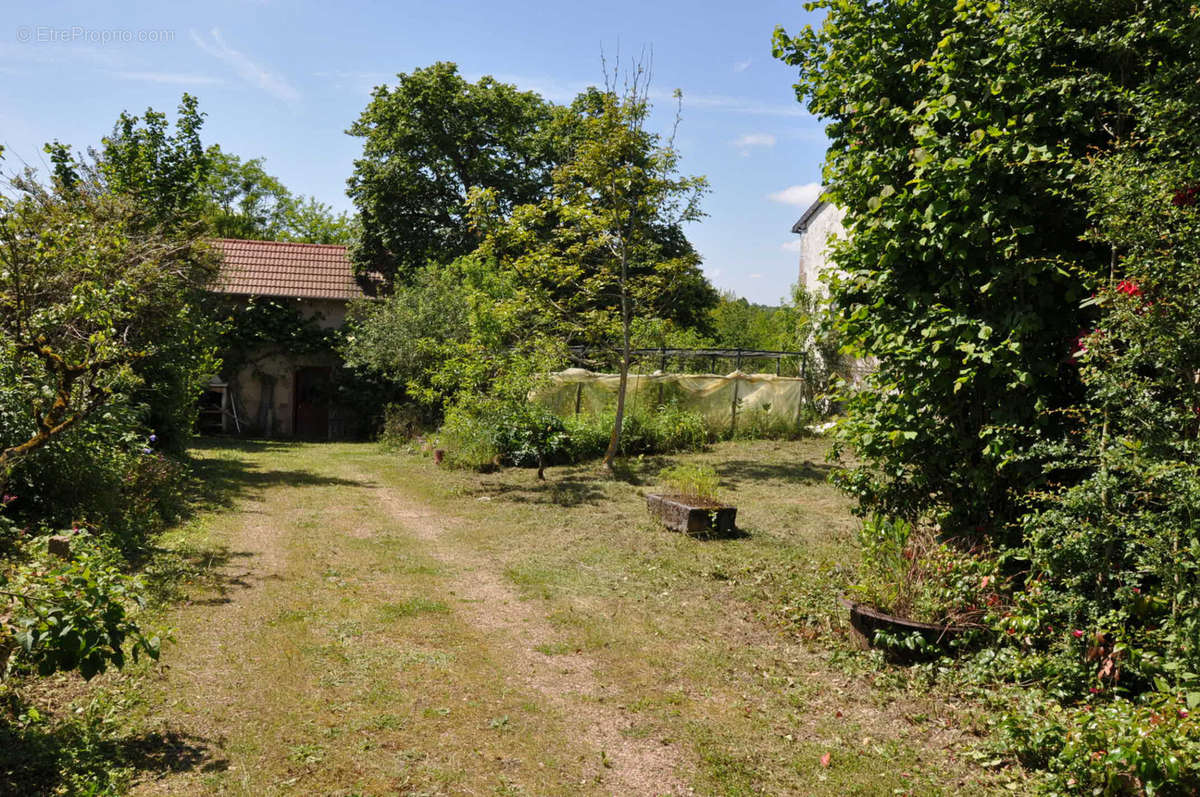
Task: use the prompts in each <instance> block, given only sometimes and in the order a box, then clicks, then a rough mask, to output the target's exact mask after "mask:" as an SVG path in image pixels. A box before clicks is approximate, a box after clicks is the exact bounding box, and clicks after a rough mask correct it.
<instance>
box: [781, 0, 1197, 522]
mask: <svg viewBox="0 0 1200 797" xmlns="http://www.w3.org/2000/svg"><path fill="white" fill-rule="evenodd" d="M813 5H814V6H815V7H817V8H825V9H827V10H828V15H827V17H826V20H825V22H824V25H823V26H822V27H821V28H820V30H813V29H811V28H809V29H806V30H804V31H803V32H802V33H800V34H799V35H797V36H795V37H792V36H789V35H787V34H786V33H785V32H784V31H783V30H777V31H776V35H775V51H776V55H777V56H778V57H781V58H783V59H784V60H785V61H787V62H788V63H790V64H793V65H795V66H797V67H799V69H800V80H799V82H798V83H797V85H796V89H797V94H798V96H800V97H801V99H803V100H806V101H807V104H808V108H809V109H810V110H811V111H812V112H813V113H814V114H816V115H817V116H819V117H822V118H824V119H825V120H827V121H828V123H829V124H828V127H827V132H828V135H829V138H830V149H829V152H828V157H827V161H826V166H825V180H826V183H827V185H828V186H829V189H828V195H829V196H830V198H831V200H832V201H834V202H836V203H837V204H839V205H840V206H842V207H844V208H845V210H846V213H847V216H846V223H847V226H848V229H849V231H850V236H849V240H848V241H847V242H844V243H842V244H840V245H838V246H837V248H836V250H835V254H834V259H835V260H836V262H837V264H838V266H839V269H840V270H841V272H842V276H840V277H835V278H834V279H833V282H832V294H833V298H834V301H835V303H836V306H837V307H838V308H839V313H840V325H841V328H842V331H843V332H844V333H845V334H846V336H847V337H848V339H849V340H851V341H853V342H854V343H855V344H856V345H857V346H858V347H859V349H860V350H861V351H862V352H864V353H867V354H873V355H876V356H877V357H878V358H879V368H878V370H877V371H876V372H875V373H874V374H873V375H872V377H871V384H872V386H873V387H874V388H875V389H874V390H870V391H864V392H862V393H859V394H857V395H856V396H855V397H853V398H852V399H851V400H850V404H849V407H850V410H851V412H850V417H849V420H848V422H847V423H846V424H845V426H844V429H843V431H844V437H843V440H844V441H845V442H846V443H848V444H850V445H852V446H853V447H854V448H855V449H857V451H858V452H859V453H860V455H861V456H862V459H863V462H864V464H863V465H862V466H861V467H856V468H854V469H852V470H850V471H848V472H846V473H844V474H843V475H842V483H843V485H845V486H846V487H847V488H848V489H850V490H852V491H853V492H854V493H856V494H857V496H858V498H859V499H860V504H861V506H862V508H863V509H864V510H867V511H883V512H889V513H895V514H900V515H904V516H916V515H925V516H929V517H932V518H933V519H934V520H937V521H940V522H941V523H942V525H943V527H944V528H946V529H947V530H948V531H950V532H975V531H979V530H984V529H992V528H994V527H996V526H1000V525H1003V524H1004V523H1005V522H1006V521H1009V520H1011V519H1012V518H1013V517H1014V515H1015V514H1016V513H1017V511H1018V503H1017V498H1018V496H1019V494H1020V493H1021V492H1023V491H1024V490H1025V489H1027V488H1029V487H1030V486H1031V485H1032V484H1035V483H1036V482H1037V479H1038V478H1039V473H1040V469H1039V467H1038V464H1037V463H1036V462H1033V461H1030V460H1029V459H1028V458H1024V457H1021V456H1019V455H1020V453H1021V451H1022V448H1023V446H1024V444H1025V441H1026V440H1027V439H1028V438H1030V437H1033V436H1037V435H1039V434H1056V433H1057V430H1059V429H1060V424H1061V416H1060V415H1058V414H1056V413H1055V412H1054V411H1055V410H1056V409H1060V408H1063V407H1065V406H1067V405H1069V404H1071V403H1072V402H1073V401H1075V400H1077V399H1078V397H1079V396H1080V393H1081V389H1082V387H1081V384H1080V382H1079V379H1078V375H1077V372H1076V370H1075V368H1074V366H1073V364H1072V363H1071V361H1070V357H1069V353H1070V348H1071V341H1072V340H1073V339H1075V338H1076V337H1077V336H1078V335H1079V333H1080V330H1081V329H1085V328H1086V327H1087V326H1088V324H1089V315H1090V313H1091V311H1090V310H1088V309H1086V308H1082V309H1081V307H1080V303H1081V300H1082V299H1084V298H1086V297H1087V296H1088V294H1089V293H1090V292H1091V291H1092V290H1094V288H1095V286H1096V285H1097V283H1098V281H1099V280H1100V279H1101V278H1102V277H1104V276H1105V275H1107V274H1108V273H1109V270H1110V264H1111V258H1110V253H1109V252H1108V251H1106V249H1105V248H1104V247H1102V246H1099V245H1097V244H1096V243H1094V242H1092V241H1087V240H1084V239H1083V237H1082V236H1083V233H1084V232H1085V230H1086V229H1087V211H1088V199H1087V192H1086V190H1085V180H1084V177H1083V173H1084V170H1083V169H1082V168H1081V165H1082V164H1083V162H1084V161H1085V160H1086V159H1087V158H1088V157H1090V156H1091V155H1093V154H1095V153H1096V152H1099V151H1103V150H1104V149H1106V148H1111V147H1112V146H1114V144H1115V143H1116V142H1118V141H1120V140H1122V139H1124V138H1127V137H1129V136H1136V135H1139V133H1140V132H1141V131H1142V130H1143V129H1144V126H1143V122H1144V120H1145V118H1146V114H1145V111H1146V108H1147V107H1148V106H1147V105H1145V104H1144V103H1142V102H1141V101H1139V100H1138V99H1137V97H1138V96H1140V95H1139V94H1138V88H1139V87H1146V86H1149V85H1150V84H1152V83H1154V84H1159V85H1165V84H1164V83H1163V81H1165V80H1191V79H1194V77H1193V76H1192V73H1193V72H1194V64H1195V62H1196V59H1195V52H1194V43H1189V42H1188V41H1187V39H1186V37H1177V36H1175V35H1174V34H1172V33H1171V31H1170V30H1169V29H1168V28H1167V26H1165V25H1164V24H1163V23H1164V21H1165V20H1167V19H1170V18H1175V19H1178V18H1180V17H1181V16H1186V15H1187V14H1188V13H1189V12H1188V10H1187V7H1188V6H1189V3H1187V2H1181V1H1176V0H1153V1H1152V2H1135V0H1105V1H1104V2H1089V3H1080V2H1047V1H1046V0H1012V2H996V1H995V0H991V1H989V0H934V1H933V2H921V3H916V2H899V0H887V1H886V2H878V1H877V0H822V1H821V2H816V3H814V4H813ZM1193 110H1194V109H1193ZM1181 123H1185V124H1190V123H1186V122H1182V120H1181Z"/></svg>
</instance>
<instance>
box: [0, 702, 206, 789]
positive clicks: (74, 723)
mask: <svg viewBox="0 0 1200 797" xmlns="http://www.w3.org/2000/svg"><path fill="white" fill-rule="evenodd" d="M228 767H229V762H228V761H227V760H226V759H224V758H220V757H217V756H215V755H214V754H213V753H212V751H211V745H210V743H209V741H208V740H207V739H204V738H202V737H199V736H193V735H191V734H185V733H175V732H170V733H165V734H163V733H145V734H134V735H129V736H118V735H115V734H111V733H109V732H106V730H105V729H104V727H103V724H102V723H101V722H98V721H95V720H91V721H89V720H87V719H84V718H74V717H71V718H68V719H67V720H65V721H63V722H60V723H54V724H37V725H33V726H29V727H20V726H14V725H10V724H8V723H7V722H5V721H0V795H32V794H64V793H69V794H83V793H87V794H92V793H95V794H111V793H118V792H124V790H125V787H126V786H127V785H128V781H129V780H131V779H133V780H142V779H146V778H154V777H161V776H163V775H167V774H170V773H174V772H189V771H193V770H199V771H202V772H220V771H223V770H225V769H228Z"/></svg>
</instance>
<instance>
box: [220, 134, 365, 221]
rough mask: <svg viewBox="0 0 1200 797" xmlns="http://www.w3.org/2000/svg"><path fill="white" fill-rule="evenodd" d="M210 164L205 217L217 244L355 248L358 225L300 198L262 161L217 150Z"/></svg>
mask: <svg viewBox="0 0 1200 797" xmlns="http://www.w3.org/2000/svg"><path fill="white" fill-rule="evenodd" d="M205 156H206V157H207V159H208V161H209V169H208V173H207V179H206V181H205V183H204V185H203V186H202V192H203V203H204V207H203V216H204V219H205V223H206V225H207V227H208V228H209V230H210V232H211V234H212V235H214V236H215V237H217V238H249V239H258V240H266V241H300V242H304V243H314V244H342V245H349V244H351V243H352V242H353V241H354V239H355V236H356V232H357V228H356V222H355V221H354V220H353V219H351V218H350V216H349V215H347V214H346V213H334V212H333V210H332V208H330V207H329V206H328V205H326V204H324V203H322V202H318V201H317V200H316V199H315V198H313V197H304V196H299V197H298V196H295V195H294V194H292V192H291V191H289V190H288V189H287V188H286V187H285V186H284V185H283V183H281V182H280V181H279V179H278V178H277V177H273V176H272V175H270V174H267V172H266V170H265V169H264V168H263V159H262V158H251V159H250V160H245V161H243V160H242V159H241V158H238V157H237V156H236V155H231V154H229V153H226V152H223V151H222V150H221V148H220V147H219V146H217V145H215V144H214V145H213V146H211V147H209V148H208V149H207V150H206V151H205Z"/></svg>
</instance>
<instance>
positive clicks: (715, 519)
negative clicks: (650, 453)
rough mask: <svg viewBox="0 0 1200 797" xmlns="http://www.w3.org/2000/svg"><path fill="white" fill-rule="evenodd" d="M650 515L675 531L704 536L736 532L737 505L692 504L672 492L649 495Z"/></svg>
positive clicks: (647, 501) (647, 499) (647, 498)
mask: <svg viewBox="0 0 1200 797" xmlns="http://www.w3.org/2000/svg"><path fill="white" fill-rule="evenodd" d="M646 508H647V509H648V510H649V511H650V515H651V516H652V517H653V518H654V519H655V520H657V521H658V522H659V523H661V524H663V525H664V526H666V527H667V528H669V529H671V530H672V531H680V532H683V533H684V534H698V535H703V536H718V535H732V534H734V533H735V532H736V531H737V528H736V526H735V525H734V521H735V520H736V519H737V507H734V506H725V505H724V504H712V503H709V504H697V503H689V501H688V500H687V499H684V498H680V497H678V496H671V495H647V496H646Z"/></svg>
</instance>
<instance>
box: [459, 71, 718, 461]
mask: <svg viewBox="0 0 1200 797" xmlns="http://www.w3.org/2000/svg"><path fill="white" fill-rule="evenodd" d="M620 77H621V76H620V75H619V71H618V70H614V72H613V73H612V74H609V75H606V86H605V89H604V90H603V91H600V90H596V89H593V90H591V91H589V92H587V93H585V94H584V95H582V96H581V97H580V99H579V100H577V101H576V103H575V105H574V106H573V107H574V108H575V110H576V113H578V114H579V118H578V119H577V120H576V121H575V124H574V131H575V140H574V149H573V153H572V157H571V158H570V160H568V161H567V162H566V163H564V164H563V165H561V166H560V167H558V168H557V169H556V170H555V171H554V175H553V180H552V184H551V187H550V190H549V193H548V195H547V196H545V197H544V198H543V199H541V200H540V201H537V202H534V203H530V204H522V205H518V206H516V207H513V208H512V209H511V211H507V210H506V208H505V206H504V204H503V202H502V198H501V197H500V196H499V195H498V194H497V192H496V191H494V190H491V189H486V188H485V189H476V190H474V191H473V192H472V195H471V199H470V204H471V212H472V219H473V221H474V223H475V225H476V227H477V229H478V230H479V231H480V233H481V234H482V235H483V239H482V243H481V245H480V247H479V249H478V252H477V253H478V254H479V255H480V256H482V257H485V258H490V259H493V260H494V261H495V263H496V264H497V266H498V267H499V268H500V269H501V270H502V271H504V272H505V273H506V274H508V275H509V277H510V279H511V282H512V284H513V285H514V287H515V291H514V295H513V297H512V301H515V302H518V303H520V304H521V305H522V306H526V307H532V308H536V309H537V311H538V312H539V314H540V315H541V317H542V319H543V323H544V324H545V325H546V327H547V328H548V329H552V330H554V331H556V332H557V334H558V336H559V337H560V338H561V339H563V340H565V341H567V342H570V343H578V344H583V345H587V346H593V347H597V348H604V349H608V350H610V351H614V352H616V353H617V355H618V362H619V374H620V380H619V388H618V391H617V397H616V416H615V421H614V424H613V429H612V434H611V437H610V440H609V444H608V449H607V451H606V452H605V455H604V461H603V465H604V467H605V469H607V470H611V469H612V465H613V460H614V458H615V457H616V455H617V452H618V450H619V446H620V439H621V427H622V423H623V419H624V412H625V393H626V385H627V381H628V376H629V368H630V363H631V355H630V351H631V337H632V331H633V329H634V325H635V321H636V320H638V319H648V318H655V317H663V316H664V315H666V314H667V313H668V308H669V307H670V306H671V305H672V304H673V303H678V302H679V301H680V299H681V297H684V296H690V295H694V294H695V288H696V285H697V284H701V283H704V280H703V278H702V277H701V276H699V262H700V258H699V255H698V254H697V253H696V252H695V250H694V249H693V248H692V247H691V246H690V244H688V243H687V240H686V238H684V236H683V232H682V227H683V225H684V224H686V223H687V222H690V221H694V220H696V219H698V218H700V217H701V215H702V213H701V210H700V205H699V200H700V197H701V196H702V194H703V193H704V190H705V187H706V182H705V180H704V178H702V177H685V176H680V175H679V174H678V173H677V166H678V162H679V153H678V151H677V150H676V148H675V146H674V134H673V133H672V134H671V135H670V136H669V137H667V138H663V137H662V136H661V135H659V134H656V133H652V132H650V131H648V130H647V119H648V115H649V112H650V102H649V99H648V90H649V85H650V71H649V69H648V67H647V66H645V65H644V64H642V63H638V64H635V65H634V66H633V68H632V69H631V70H630V71H629V72H628V74H627V75H626V76H625V78H624V82H623V84H622V83H621V81H620ZM676 120H677V121H678V115H677V116H676ZM710 290H711V289H710ZM702 293H703V292H702ZM704 301H707V302H711V298H708V297H706V298H705V299H704ZM708 306H711V304H709V305H708Z"/></svg>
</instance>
